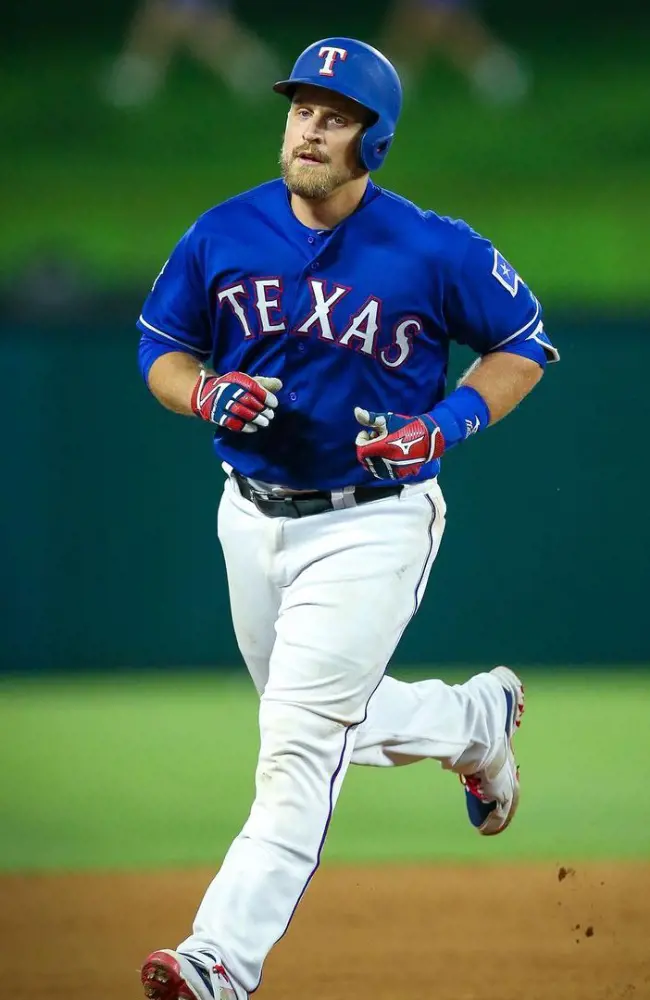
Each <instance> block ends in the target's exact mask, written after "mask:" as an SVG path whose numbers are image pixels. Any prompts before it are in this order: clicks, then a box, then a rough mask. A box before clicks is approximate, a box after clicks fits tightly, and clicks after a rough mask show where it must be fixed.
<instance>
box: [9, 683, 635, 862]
mask: <svg viewBox="0 0 650 1000" xmlns="http://www.w3.org/2000/svg"><path fill="white" fill-rule="evenodd" d="M469 672H471V671H468V672H467V673H465V674H463V675H462V677H459V676H457V675H456V674H450V673H448V674H444V675H443V676H445V679H448V680H457V679H462V678H463V677H465V676H467V675H468V673H469ZM526 682H527V686H526V690H527V695H528V707H527V712H526V716H525V720H524V721H525V725H524V727H523V728H522V732H521V737H520V739H519V747H518V758H519V762H520V765H521V774H522V789H523V790H522V806H521V811H520V814H519V815H518V816H517V821H516V823H515V824H514V825H513V827H512V829H511V830H510V831H508V833H507V835H505V836H504V837H502V838H498V839H496V840H494V841H485V840H483V839H482V838H479V837H477V836H476V833H475V832H474V831H473V830H472V829H471V828H470V827H469V825H468V823H467V822H466V819H465V813H464V806H463V802H462V792H461V790H460V788H459V786H458V784H457V781H456V779H455V778H454V777H453V776H451V775H449V774H444V773H442V772H441V771H440V770H439V769H438V768H437V767H435V766H434V765H430V764H428V763H425V764H420V765H417V766H411V767H403V768H398V769H368V768H352V769H351V770H350V772H349V775H348V778H347V780H346V784H345V786H344V789H343V793H342V796H341V801H340V803H339V808H338V810H337V813H336V816H335V819H334V822H333V824H332V829H331V835H330V839H329V842H328V847H327V851H326V855H325V856H326V858H327V859H328V860H334V861H354V862H358V861H379V860H386V861H415V860H452V859H453V860H481V861H503V860H506V859H547V860H549V861H555V862H557V861H563V862H564V861H566V860H567V859H578V858H579V859H588V858H617V859H620V858H640V857H648V856H649V855H650V839H649V838H648V832H647V831H648V824H649V823H650V786H649V785H648V782H647V781H646V779H645V769H644V764H645V761H646V760H647V756H648V718H649V717H650V673H649V672H637V673H624V672H616V673H615V672H613V671H612V672H609V673H607V674H605V673H595V672H594V673H589V672H585V671H576V672H575V673H568V672H567V673H562V674H557V673H550V672H547V673H543V672H539V671H538V672H531V673H530V674H529V675H527V676H526ZM0 705H1V706H2V728H1V731H0V758H1V759H2V761H3V782H2V793H1V799H0V803H1V804H0V866H1V867H2V869H5V870H23V869H55V868H64V869H80V868H136V867H138V868H139V867H157V866H173V865H180V866H184V865H193V864H210V863H214V862H215V861H217V860H218V859H220V858H221V857H222V856H223V854H224V852H225V850H226V848H227V846H228V844H229V842H230V840H231V839H232V837H233V836H234V835H235V834H236V833H237V832H238V829H239V827H240V825H241V824H242V822H243V821H244V819H245V817H246V815H247V810H248V808H249V806H250V802H251V796H252V792H253V771H254V765H255V759H256V753H257V715H256V698H255V695H254V693H253V691H252V687H251V686H250V685H249V684H248V683H246V682H244V681H243V680H239V679H236V678H233V679H225V680H224V679H215V678H214V677H211V676H210V675H208V674H199V675H193V674H188V675H185V676H183V675H172V676H168V675H162V676H155V675H143V676H139V677H137V676H126V677H125V676H116V677H114V678H100V677H97V678H93V679H86V678H78V679H74V680H72V679H70V680H65V681H44V680H31V681H18V680H14V681H4V682H2V684H0Z"/></svg>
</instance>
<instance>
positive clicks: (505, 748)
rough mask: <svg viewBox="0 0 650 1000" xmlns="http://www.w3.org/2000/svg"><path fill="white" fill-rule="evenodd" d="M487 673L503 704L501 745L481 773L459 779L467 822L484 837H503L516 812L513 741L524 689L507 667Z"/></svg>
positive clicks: (516, 771) (522, 706)
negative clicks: (504, 718)
mask: <svg viewBox="0 0 650 1000" xmlns="http://www.w3.org/2000/svg"><path fill="white" fill-rule="evenodd" d="M490 673H491V674H492V676H493V677H494V678H496V680H498V682H499V684H500V685H501V687H502V689H503V694H504V697H505V700H506V725H505V732H504V735H503V738H502V743H501V745H500V747H499V748H498V750H497V752H496V754H495V756H494V757H493V758H492V760H491V761H490V763H489V764H488V765H487V766H486V767H485V768H483V770H481V771H477V772H476V773H475V774H468V775H461V778H460V780H461V782H462V783H463V785H464V788H465V804H466V806H467V815H468V816H469V821H470V823H471V824H472V826H475V827H476V828H477V830H478V832H479V833H481V834H483V836H484V837H492V836H494V835H495V834H497V833H503V831H504V830H505V829H506V827H507V826H509V824H510V823H511V822H512V818H513V816H514V815H515V812H516V811H517V806H518V804H519V768H518V767H517V763H516V761H515V755H514V751H513V748H512V741H513V739H514V735H515V733H516V731H517V729H518V728H519V726H520V724H521V717H522V715H523V714H524V686H523V684H522V683H521V681H520V680H519V678H518V677H517V675H516V674H515V673H514V672H513V671H512V670H509V669H508V667H495V668H494V670H491V671H490Z"/></svg>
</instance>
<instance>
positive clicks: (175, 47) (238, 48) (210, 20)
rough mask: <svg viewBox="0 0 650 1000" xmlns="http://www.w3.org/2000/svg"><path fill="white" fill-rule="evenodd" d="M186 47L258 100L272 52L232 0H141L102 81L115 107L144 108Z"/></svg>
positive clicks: (272, 64) (273, 65) (272, 61)
mask: <svg viewBox="0 0 650 1000" xmlns="http://www.w3.org/2000/svg"><path fill="white" fill-rule="evenodd" d="M182 49H184V50H186V51H187V52H189V54H190V55H191V56H192V57H193V58H194V59H196V60H197V61H198V62H200V63H202V64H203V65H204V66H207V68H208V69H209V70H211V71H212V72H213V73H215V74H216V75H217V76H220V77H222V78H223V80H224V81H225V83H226V85H227V86H228V87H230V89H231V90H232V91H234V92H235V93H236V94H237V95H238V96H240V97H244V98H252V97H254V98H256V99H259V97H260V93H261V88H260V77H261V76H264V75H266V74H267V73H268V74H269V76H272V75H273V74H274V72H275V68H276V62H277V60H276V56H275V54H274V53H273V51H272V50H271V49H270V48H269V47H268V45H266V44H264V43H263V42H262V41H261V39H259V38H258V37H257V36H256V35H254V34H253V33H252V32H251V31H250V30H249V29H248V28H247V27H245V25H244V24H243V23H242V22H241V20H240V19H239V18H238V17H237V16H236V14H235V12H234V11H233V9H232V3H231V0H142V2H141V3H140V4H139V5H138V6H137V8H136V11H135V14H134V17H133V20H132V22H131V25H130V28H129V31H128V35H127V39H126V42H125V44H124V48H123V51H122V52H121V53H120V55H119V56H118V58H117V59H116V60H115V63H114V65H113V66H112V68H111V70H110V72H109V74H108V78H107V80H106V82H105V86H104V92H105V93H104V96H105V97H106V99H107V100H108V101H109V103H111V104H113V105H114V106H115V107H119V108H127V107H140V106H143V105H145V104H147V103H149V102H150V101H151V100H152V99H153V98H154V97H155V96H156V94H157V93H158V92H159V91H160V89H161V88H162V86H163V84H164V81H165V76H166V75H167V71H168V69H169V65H170V63H171V61H172V58H173V57H174V55H176V53H177V52H178V51H179V50H182Z"/></svg>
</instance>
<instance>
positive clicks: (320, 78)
mask: <svg viewBox="0 0 650 1000" xmlns="http://www.w3.org/2000/svg"><path fill="white" fill-rule="evenodd" d="M300 84H309V85H311V86H312V87H325V88H326V89H327V90H334V91H336V93H337V94H343V95H344V96H345V97H350V98H351V99H352V100H353V101H356V102H357V104H362V105H363V107H364V108H368V110H369V111H371V112H372V113H373V114H374V115H375V117H376V121H374V122H373V123H372V125H370V126H369V127H368V128H367V129H366V130H365V131H364V133H363V136H362V138H361V146H360V149H359V159H360V160H361V165H362V166H363V167H365V168H366V170H377V169H378V168H379V167H380V166H381V165H382V163H383V162H384V159H385V157H386V153H387V152H388V150H389V148H390V146H391V143H392V141H393V138H394V136H395V128H396V126H397V120H398V118H399V115H400V111H401V110H402V85H401V83H400V79H399V76H398V75H397V70H396V69H395V67H394V66H393V64H392V63H390V62H389V61H388V59H387V58H386V56H384V55H382V54H381V52H378V51H377V49H373V47H372V45H367V44H366V43H365V42H358V41H356V39H354V38H324V39H323V40H322V41H320V42H314V44H313V45H310V46H309V48H308V49H305V51H304V52H303V53H302V55H300V56H298V59H297V61H296V64H295V66H294V67H293V71H292V73H291V76H290V77H289V79H288V80H280V82H279V83H276V84H275V86H274V87H273V89H274V90H275V91H276V92H277V93H278V94H286V95H287V97H288V98H289V99H290V100H291V98H292V97H293V94H294V91H295V90H296V88H297V87H298V86H300Z"/></svg>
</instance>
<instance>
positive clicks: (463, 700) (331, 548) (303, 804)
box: [179, 479, 506, 993]
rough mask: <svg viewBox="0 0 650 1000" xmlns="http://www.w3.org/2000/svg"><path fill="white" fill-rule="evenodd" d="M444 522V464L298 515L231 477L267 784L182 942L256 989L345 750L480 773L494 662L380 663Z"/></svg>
mask: <svg viewBox="0 0 650 1000" xmlns="http://www.w3.org/2000/svg"><path fill="white" fill-rule="evenodd" d="M444 525H445V503H444V500H443V497H442V493H441V491H440V488H439V486H438V484H437V482H436V481H435V480H432V481H428V482H427V483H423V484H416V485H413V486H406V487H405V488H404V490H403V492H402V494H401V495H400V496H396V497H390V498H387V499H383V500H378V501H375V502H373V503H369V504H364V505H360V506H358V507H353V508H348V509H344V510H335V511H331V512H327V513H324V514H316V515H313V516H310V517H305V518H300V519H295V520H293V519H288V518H269V517H266V516H265V515H263V514H261V513H259V511H258V510H257V509H256V507H255V506H254V505H253V504H252V503H251V502H250V501H248V500H245V499H244V498H243V497H241V496H240V494H239V491H238V489H237V486H236V484H235V483H234V481H233V480H232V479H228V480H227V482H226V485H225V489H224V494H223V498H222V500H221V504H220V508H219V538H220V541H221V544H222V547H223V551H224V556H225V561H226V569H227V575H228V585H229V591H230V600H231V609H232V617H233V623H234V628H235V633H236V637H237V642H238V644H239V648H240V650H241V652H242V655H243V657H244V660H245V662H246V665H247V667H248V670H249V671H250V674H251V677H252V679H253V681H254V683H255V685H256V687H257V690H258V692H259V694H260V712H259V727H260V754H259V761H258V766H257V773H256V795H255V801H254V803H253V806H252V809H251V812H250V816H249V818H248V820H247V822H246V824H245V826H244V828H243V830H242V831H241V833H240V834H239V836H238V837H237V838H236V839H235V841H234V842H233V844H232V846H231V847H230V849H229V851H228V853H227V855H226V858H225V860H224V862H223V864H222V866H221V869H220V871H219V873H218V874H217V875H216V877H215V878H214V880H213V881H212V883H211V884H210V886H209V887H208V889H207V892H206V894H205V897H204V899H203V901H202V903H201V905H200V907H199V910H198V913H197V915H196V919H195V922H194V928H193V933H192V935H191V936H190V937H189V938H187V940H186V941H184V942H183V943H182V944H180V945H179V950H180V951H183V952H185V953H187V954H191V953H193V952H198V951H204V950H205V951H207V952H208V953H210V954H212V955H215V956H216V957H217V958H219V959H220V960H221V961H222V962H223V964H224V965H225V967H226V969H227V970H228V972H229V974H230V976H231V977H232V978H233V980H235V981H236V982H237V983H238V984H239V985H240V986H242V987H243V988H244V989H245V990H246V991H247V992H249V993H250V992H252V991H254V990H255V989H256V988H257V986H258V985H259V982H260V979H261V974H262V965H263V963H264V960H265V958H266V956H267V954H268V953H269V951H270V950H271V948H272V947H273V945H274V944H275V943H276V942H277V941H278V940H279V939H280V938H281V937H282V936H283V934H284V933H285V931H286V929H287V927H288V925H289V923H290V921H291V918H292V916H293V913H294V912H295V909H296V907H297V905H298V903H299V902H300V899H301V898H302V895H303V893H304V891H305V889H306V888H307V885H308V884H309V882H310V880H311V878H312V876H313V875H314V873H315V871H316V869H317V868H318V865H319V862H320V857H321V852H322V849H323V845H324V842H325V838H326V835H327V830H328V827H329V823H330V820H331V818H332V812H333V809H334V806H335V804H336V800H337V797H338V794H339V790H340V788H341V785H342V782H343V779H344V777H345V773H346V771H347V768H348V766H349V764H350V763H354V764H368V765H380V766H381V765H384V766H391V765H397V764H401V763H411V762H414V761H418V760H423V759H425V758H429V759H432V760H437V761H440V763H441V764H442V766H443V767H445V768H449V769H452V770H456V771H464V772H466V773H470V772H472V771H474V770H478V769H480V768H481V766H482V765H483V764H484V763H485V761H486V760H487V759H488V758H489V756H490V747H491V745H492V743H493V741H494V740H496V739H497V738H498V737H499V736H502V734H503V729H504V725H505V713H506V709H505V699H504V697H503V693H502V691H501V688H500V685H499V684H498V683H497V682H496V681H495V680H494V678H492V677H490V676H489V675H488V674H479V675H477V676H476V677H474V678H472V679H471V680H470V681H468V682H467V683H466V684H461V685H447V684H444V683H443V682H442V681H440V680H427V681H421V682H418V683H413V684H409V683H406V682H402V681H398V680H396V679H394V678H391V677H385V676H384V671H385V670H386V666H387V664H388V662H389V660H390V658H391V656H392V654H393V652H394V650H395V647H396V646H397V643H398V641H399V639H400V637H401V635H402V632H403V631H404V629H405V627H406V625H407V624H408V622H409V621H410V619H411V618H412V617H413V615H414V614H415V612H416V610H417V607H418V604H419V602H420V600H421V598H422V595H423V593H424V589H425V587H426V584H427V580H428V577H429V572H430V570H431V566H432V564H433V561H434V559H435V557H436V554H437V552H438V548H439V545H440V541H441V538H442V534H443V531H444ZM433 632H434V630H433V628H432V633H433Z"/></svg>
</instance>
